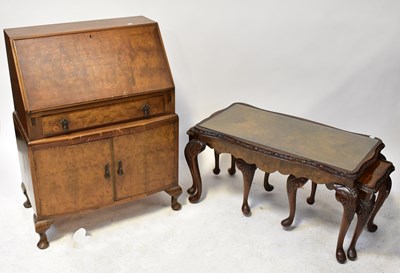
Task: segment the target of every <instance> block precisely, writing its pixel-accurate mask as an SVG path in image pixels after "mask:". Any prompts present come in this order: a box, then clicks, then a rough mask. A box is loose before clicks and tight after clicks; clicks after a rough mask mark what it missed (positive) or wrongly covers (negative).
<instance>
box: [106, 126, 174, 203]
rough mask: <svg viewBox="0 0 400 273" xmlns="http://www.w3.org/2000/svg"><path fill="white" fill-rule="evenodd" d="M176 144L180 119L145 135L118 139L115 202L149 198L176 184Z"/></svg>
mask: <svg viewBox="0 0 400 273" xmlns="http://www.w3.org/2000/svg"><path fill="white" fill-rule="evenodd" d="M177 141H178V120H177V119H174V120H172V121H169V122H168V123H164V124H162V125H160V126H158V127H155V128H150V129H146V130H145V131H140V132H136V133H132V134H130V135H124V136H120V137H115V138H114V171H115V194H116V200H120V199H123V198H127V197H131V196H136V195H143V194H150V193H152V192H156V191H158V190H162V189H165V188H167V186H169V185H174V184H177V183H178V182H177V169H178V168H177V153H178V142H177ZM119 169H122V171H123V173H121V171H119ZM118 173H119V174H118Z"/></svg>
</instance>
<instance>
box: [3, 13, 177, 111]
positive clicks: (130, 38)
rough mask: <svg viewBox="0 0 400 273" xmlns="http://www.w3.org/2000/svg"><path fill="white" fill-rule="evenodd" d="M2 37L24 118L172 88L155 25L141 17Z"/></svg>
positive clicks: (28, 30) (28, 29)
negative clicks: (25, 114)
mask: <svg viewBox="0 0 400 273" xmlns="http://www.w3.org/2000/svg"><path fill="white" fill-rule="evenodd" d="M4 33H5V37H6V43H9V46H8V48H7V49H8V51H11V52H8V59H9V62H10V61H11V62H13V64H14V67H15V74H16V75H17V79H16V80H15V81H17V83H14V84H13V86H15V85H18V90H19V91H20V92H21V93H22V95H21V97H22V98H23V100H24V105H25V108H26V110H27V111H28V112H35V111H42V110H47V109H54V108H60V107H65V106H68V105H77V104H82V103H87V102H93V101H103V100H108V99H113V98H121V97H129V96H132V95H135V94H139V93H140V94H142V93H146V92H154V91H159V90H166V89H171V88H174V83H173V79H172V75H171V72H170V68H169V64H168V60H167V56H166V54H165V50H164V46H163V43H162V38H161V35H160V31H159V27H158V24H157V23H156V22H154V21H152V20H150V19H147V18H145V17H141V16H140V17H128V18H118V19H108V20H97V21H87V22H77V23H66V24H57V25H46V26H35V27H24V28H14V29H6V30H4ZM12 67H13V65H11V66H10V69H11V68H12ZM13 89H14V88H13ZM13 92H17V91H16V90H13Z"/></svg>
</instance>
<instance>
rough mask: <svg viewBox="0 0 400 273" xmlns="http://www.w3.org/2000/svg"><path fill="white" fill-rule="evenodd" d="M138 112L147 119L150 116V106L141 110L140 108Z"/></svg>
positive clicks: (145, 106) (144, 106)
mask: <svg viewBox="0 0 400 273" xmlns="http://www.w3.org/2000/svg"><path fill="white" fill-rule="evenodd" d="M140 110H141V111H142V112H143V115H144V116H145V117H147V116H148V115H149V114H150V106H148V105H147V104H145V105H143V106H142V108H140Z"/></svg>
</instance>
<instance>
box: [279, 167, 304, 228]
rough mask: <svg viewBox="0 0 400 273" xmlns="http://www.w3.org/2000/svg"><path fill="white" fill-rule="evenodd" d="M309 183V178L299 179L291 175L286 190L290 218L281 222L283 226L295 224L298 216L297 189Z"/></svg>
mask: <svg viewBox="0 0 400 273" xmlns="http://www.w3.org/2000/svg"><path fill="white" fill-rule="evenodd" d="M307 181H308V179H307V178H304V177H299V178H297V177H296V176H294V175H289V177H288V179H287V181H286V190H287V194H288V200H289V217H288V218H286V219H283V220H282V221H281V225H282V226H284V227H289V226H290V225H291V224H292V223H293V220H294V215H295V214H296V194H297V189H298V188H301V187H303V186H304V184H305V183H306V182H307Z"/></svg>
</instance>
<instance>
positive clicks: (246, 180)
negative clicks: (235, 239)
mask: <svg viewBox="0 0 400 273" xmlns="http://www.w3.org/2000/svg"><path fill="white" fill-rule="evenodd" d="M236 166H237V167H238V169H239V170H240V171H241V172H242V174H243V188H244V190H243V204H242V212H243V214H244V215H245V216H250V215H251V209H250V206H249V203H248V199H249V193H250V188H251V184H252V182H253V178H254V173H255V172H256V169H257V167H256V165H255V164H248V163H246V162H245V161H244V160H243V159H236Z"/></svg>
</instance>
